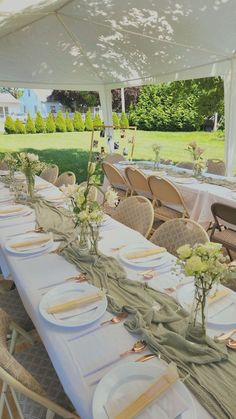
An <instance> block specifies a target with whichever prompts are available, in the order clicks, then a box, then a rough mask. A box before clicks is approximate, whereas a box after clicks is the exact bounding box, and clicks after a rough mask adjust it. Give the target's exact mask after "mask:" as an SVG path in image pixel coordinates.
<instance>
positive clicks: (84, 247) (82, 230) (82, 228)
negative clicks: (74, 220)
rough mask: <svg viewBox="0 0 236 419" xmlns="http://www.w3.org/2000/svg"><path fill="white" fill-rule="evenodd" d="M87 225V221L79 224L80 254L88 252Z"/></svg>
mask: <svg viewBox="0 0 236 419" xmlns="http://www.w3.org/2000/svg"><path fill="white" fill-rule="evenodd" d="M89 233H90V232H89V226H88V224H87V223H80V224H79V237H78V239H79V253H80V254H81V255H88V254H89V249H90V246H89Z"/></svg>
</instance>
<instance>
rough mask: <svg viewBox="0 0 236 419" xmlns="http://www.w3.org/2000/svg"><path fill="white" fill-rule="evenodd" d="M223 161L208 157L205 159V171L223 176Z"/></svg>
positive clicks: (224, 168)
mask: <svg viewBox="0 0 236 419" xmlns="http://www.w3.org/2000/svg"><path fill="white" fill-rule="evenodd" d="M225 171H226V167H225V162H224V161H223V160H219V159H209V160H207V173H212V174H214V175H220V176H225Z"/></svg>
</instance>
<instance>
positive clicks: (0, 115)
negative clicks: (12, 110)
mask: <svg viewBox="0 0 236 419" xmlns="http://www.w3.org/2000/svg"><path fill="white" fill-rule="evenodd" d="M0 117H1V118H3V117H4V112H3V106H0Z"/></svg>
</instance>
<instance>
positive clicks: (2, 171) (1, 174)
mask: <svg viewBox="0 0 236 419" xmlns="http://www.w3.org/2000/svg"><path fill="white" fill-rule="evenodd" d="M7 175H9V170H0V176H7Z"/></svg>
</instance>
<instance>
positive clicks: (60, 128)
mask: <svg viewBox="0 0 236 419" xmlns="http://www.w3.org/2000/svg"><path fill="white" fill-rule="evenodd" d="M55 126H56V131H57V132H66V122H65V118H64V116H63V115H62V112H61V111H59V112H58V113H57V116H56V118H55Z"/></svg>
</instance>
